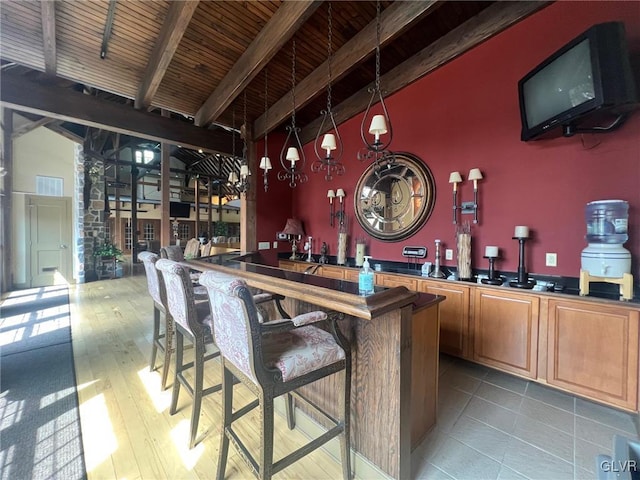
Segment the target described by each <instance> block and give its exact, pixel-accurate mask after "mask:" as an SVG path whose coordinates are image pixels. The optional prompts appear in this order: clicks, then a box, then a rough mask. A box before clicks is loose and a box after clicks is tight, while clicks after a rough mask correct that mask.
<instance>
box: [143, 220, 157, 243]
mask: <svg viewBox="0 0 640 480" xmlns="http://www.w3.org/2000/svg"><path fill="white" fill-rule="evenodd" d="M142 238H143V239H145V240H155V239H156V229H155V225H154V224H153V223H145V224H144V225H143V228H142Z"/></svg>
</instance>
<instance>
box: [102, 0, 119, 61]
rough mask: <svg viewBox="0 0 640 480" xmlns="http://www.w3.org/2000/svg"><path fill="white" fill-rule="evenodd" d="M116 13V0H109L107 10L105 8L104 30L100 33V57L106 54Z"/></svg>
mask: <svg viewBox="0 0 640 480" xmlns="http://www.w3.org/2000/svg"><path fill="white" fill-rule="evenodd" d="M115 13H116V0H109V10H107V19H106V21H105V23H104V32H103V33H102V45H101V46H100V58H102V59H104V58H105V57H106V56H107V48H108V47H109V39H110V38H111V31H112V30H113V17H114V15H115Z"/></svg>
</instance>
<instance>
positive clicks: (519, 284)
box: [509, 237, 536, 289]
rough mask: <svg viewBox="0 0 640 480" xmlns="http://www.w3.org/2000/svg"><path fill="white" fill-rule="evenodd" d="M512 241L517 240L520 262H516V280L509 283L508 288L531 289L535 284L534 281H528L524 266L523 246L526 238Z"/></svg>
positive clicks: (514, 238)
mask: <svg viewBox="0 0 640 480" xmlns="http://www.w3.org/2000/svg"><path fill="white" fill-rule="evenodd" d="M512 239H513V240H518V243H519V244H520V260H519V262H518V279H517V280H513V281H511V282H509V286H511V287H515V288H527V289H531V288H533V286H534V285H535V284H536V282H535V281H534V280H529V276H528V275H527V269H526V268H525V266H524V244H525V242H526V241H527V237H512Z"/></svg>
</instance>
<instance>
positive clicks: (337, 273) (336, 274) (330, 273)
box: [316, 265, 345, 280]
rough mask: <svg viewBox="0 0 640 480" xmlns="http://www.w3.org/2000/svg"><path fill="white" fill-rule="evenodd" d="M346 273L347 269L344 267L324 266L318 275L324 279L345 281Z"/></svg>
mask: <svg viewBox="0 0 640 480" xmlns="http://www.w3.org/2000/svg"><path fill="white" fill-rule="evenodd" d="M344 271H345V269H344V268H343V267H336V266H332V265H322V266H321V267H320V268H319V269H318V271H317V272H316V275H320V276H322V277H327V278H337V279H338V280H343V279H344Z"/></svg>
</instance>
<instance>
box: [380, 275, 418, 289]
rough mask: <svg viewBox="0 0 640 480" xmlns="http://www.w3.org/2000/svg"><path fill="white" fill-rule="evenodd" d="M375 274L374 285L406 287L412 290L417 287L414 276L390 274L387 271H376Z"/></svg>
mask: <svg viewBox="0 0 640 480" xmlns="http://www.w3.org/2000/svg"><path fill="white" fill-rule="evenodd" d="M375 275H376V277H375V282H376V285H381V286H383V287H407V288H408V289H409V290H412V291H414V292H415V291H416V290H417V289H418V281H417V280H416V279H415V278H409V277H407V276H405V275H390V274H388V273H376V274H375Z"/></svg>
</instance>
